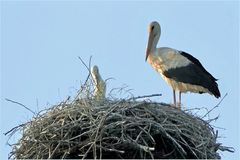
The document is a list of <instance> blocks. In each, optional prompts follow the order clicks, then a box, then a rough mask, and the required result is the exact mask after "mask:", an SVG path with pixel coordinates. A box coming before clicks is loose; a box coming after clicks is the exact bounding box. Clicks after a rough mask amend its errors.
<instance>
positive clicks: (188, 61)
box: [146, 22, 220, 107]
mask: <svg viewBox="0 0 240 160" xmlns="http://www.w3.org/2000/svg"><path fill="white" fill-rule="evenodd" d="M160 34H161V28H160V25H159V24H158V23H157V22H152V23H151V24H150V26H149V39H148V45H147V51H146V60H147V61H148V63H150V64H151V66H152V67H153V68H154V69H155V70H156V71H157V72H158V73H160V74H161V76H162V78H163V79H164V80H165V81H166V82H167V84H168V85H170V86H171V87H172V89H173V100H174V104H175V106H176V95H175V91H179V107H180V104H181V93H185V92H188V91H189V92H194V93H209V94H211V95H214V96H215V97H216V98H218V97H220V92H219V89H218V85H217V83H216V81H217V79H215V78H214V77H213V76H212V75H211V74H210V73H209V72H208V71H207V70H206V69H205V68H204V67H203V66H202V64H201V63H200V62H199V61H198V60H197V59H196V58H194V57H193V56H192V55H190V54H188V53H186V52H183V51H178V50H176V49H172V48H168V47H161V48H157V47H156V46H157V43H158V40H159V38H160Z"/></svg>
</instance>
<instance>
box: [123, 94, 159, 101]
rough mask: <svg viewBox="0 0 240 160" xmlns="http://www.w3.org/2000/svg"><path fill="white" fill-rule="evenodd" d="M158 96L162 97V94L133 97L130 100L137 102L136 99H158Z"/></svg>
mask: <svg viewBox="0 0 240 160" xmlns="http://www.w3.org/2000/svg"><path fill="white" fill-rule="evenodd" d="M157 96H162V94H151V95H144V96H137V97H131V98H129V99H128V100H136V99H141V98H149V97H157Z"/></svg>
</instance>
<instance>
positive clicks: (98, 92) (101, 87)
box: [91, 65, 106, 100]
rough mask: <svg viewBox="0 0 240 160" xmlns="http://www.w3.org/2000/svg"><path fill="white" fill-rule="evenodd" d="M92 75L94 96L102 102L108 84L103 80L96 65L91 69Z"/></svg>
mask: <svg viewBox="0 0 240 160" xmlns="http://www.w3.org/2000/svg"><path fill="white" fill-rule="evenodd" d="M91 75H92V79H93V84H94V93H93V96H94V98H95V99H96V100H102V99H104V98H105V94H106V84H105V81H104V80H103V79H102V77H101V75H100V73H99V70H98V67H97V66H96V65H95V66H93V67H92V68H91Z"/></svg>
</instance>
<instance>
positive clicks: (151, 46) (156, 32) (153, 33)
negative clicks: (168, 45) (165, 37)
mask: <svg viewBox="0 0 240 160" xmlns="http://www.w3.org/2000/svg"><path fill="white" fill-rule="evenodd" d="M148 33H149V36H148V44H147V49H146V58H145V61H147V58H148V56H149V54H150V53H151V52H152V51H154V50H155V49H156V47H157V43H158V40H159V37H160V34H161V27H160V25H159V23H158V22H156V21H153V22H152V23H150V24H149V26H148Z"/></svg>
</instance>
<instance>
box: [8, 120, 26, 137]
mask: <svg viewBox="0 0 240 160" xmlns="http://www.w3.org/2000/svg"><path fill="white" fill-rule="evenodd" d="M28 123H29V122H28ZM26 124H27V123H24V124H20V125H18V126H16V127H13V128H12V129H11V130H9V131H7V132H6V133H4V135H5V136H6V135H8V134H9V133H10V132H12V131H13V130H17V129H18V128H20V127H23V126H25V125H26Z"/></svg>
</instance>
